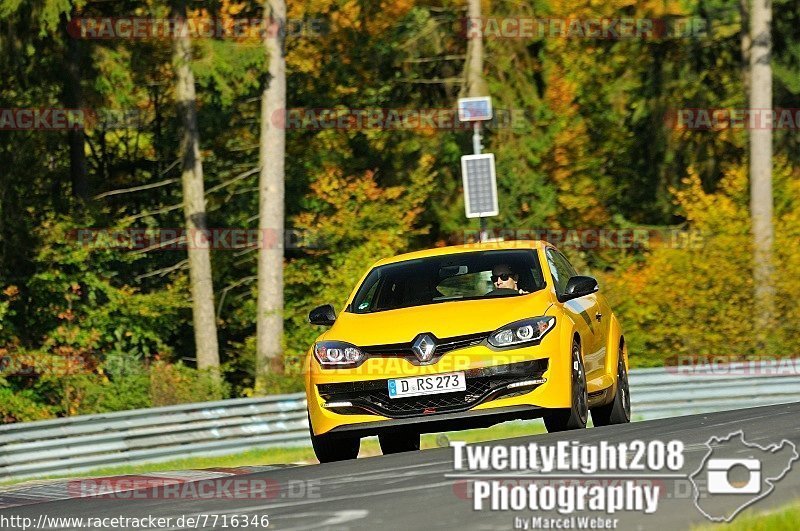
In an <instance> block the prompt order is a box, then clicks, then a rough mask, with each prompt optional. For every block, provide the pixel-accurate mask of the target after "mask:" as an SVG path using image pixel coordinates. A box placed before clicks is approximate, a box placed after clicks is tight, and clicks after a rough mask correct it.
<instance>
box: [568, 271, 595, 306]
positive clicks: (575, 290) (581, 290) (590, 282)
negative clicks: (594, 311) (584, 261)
mask: <svg viewBox="0 0 800 531" xmlns="http://www.w3.org/2000/svg"><path fill="white" fill-rule="evenodd" d="M599 289H600V286H599V285H598V284H597V280H595V279H594V278H593V277H584V276H581V275H578V276H574V277H572V278H570V279H569V280H568V281H567V288H566V289H565V290H564V295H562V296H561V297H560V299H561V302H566V301H569V300H572V299H577V298H578V297H583V296H584V295H591V294H592V293H596V292H597V291H598V290H599Z"/></svg>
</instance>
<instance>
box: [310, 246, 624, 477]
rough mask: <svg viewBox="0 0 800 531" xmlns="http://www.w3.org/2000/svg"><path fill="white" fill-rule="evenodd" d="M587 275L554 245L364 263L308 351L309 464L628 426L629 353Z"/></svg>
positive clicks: (328, 310)
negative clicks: (533, 432)
mask: <svg viewBox="0 0 800 531" xmlns="http://www.w3.org/2000/svg"><path fill="white" fill-rule="evenodd" d="M598 290H599V287H598V284H597V281H596V280H595V279H594V278H591V277H587V276H580V275H578V274H577V273H576V271H575V269H574V268H573V267H572V265H570V263H569V261H567V259H566V258H565V257H564V255H563V254H561V253H560V252H559V251H558V250H557V249H556V248H555V247H553V246H552V245H550V244H548V243H546V242H540V241H526V242H520V241H514V242H505V243H490V244H486V243H484V244H480V245H467V246H456V247H442V248H437V249H432V250H427V251H419V252H414V253H408V254H403V255H400V256H396V257H394V258H388V259H385V260H381V261H379V262H377V263H376V264H375V265H373V266H372V268H370V269H369V271H367V273H366V274H365V275H364V276H363V278H362V279H361V281H360V282H359V284H358V286H357V287H356V288H355V289H354V290H353V292H352V294H351V295H350V298H349V299H348V300H347V304H346V306H345V307H344V311H343V312H341V313H340V314H339V315H338V316H337V315H336V314H335V313H334V308H333V306H331V305H329V304H326V305H323V306H320V307H318V308H315V309H314V310H312V311H311V313H310V314H309V321H310V322H311V323H312V324H316V325H325V326H330V329H329V330H327V331H326V332H325V333H323V334H322V335H320V336H319V337H318V338H317V341H316V342H315V343H314V344H313V345H312V346H311V349H310V350H309V353H308V360H307V367H308V370H307V371H306V395H307V398H308V414H309V423H310V430H311V440H312V443H313V446H314V451H315V453H316V455H317V458H318V459H319V460H320V462H329V461H338V460H343V459H353V458H355V457H356V456H357V455H358V450H359V446H360V439H361V437H364V436H369V435H377V436H378V440H379V442H380V446H381V449H382V451H383V453H384V454H388V453H395V452H403V451H410V450H414V449H418V448H419V441H420V434H421V433H429V432H438V431H449V430H456V429H467V428H477V427H487V426H491V425H493V424H496V423H498V422H503V421H507V420H512V419H529V418H537V417H543V418H544V422H545V425H546V426H547V429H548V431H561V430H569V429H580V428H584V427H586V422H587V419H588V415H589V411H591V413H592V420H593V422H594V424H595V426H601V425H608V424H619V423H624V422H629V421H630V397H629V392H628V377H627V367H628V357H627V351H626V348H625V340H624V337H623V335H622V331H621V329H620V326H619V323H618V322H617V318H616V317H615V316H614V313H613V312H612V311H611V308H609V306H608V303H607V302H606V299H605V297H604V296H603V295H602V293H600V292H599V291H598Z"/></svg>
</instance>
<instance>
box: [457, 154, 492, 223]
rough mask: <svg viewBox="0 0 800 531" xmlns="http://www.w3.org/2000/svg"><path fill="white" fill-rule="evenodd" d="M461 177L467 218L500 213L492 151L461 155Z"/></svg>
mask: <svg viewBox="0 0 800 531" xmlns="http://www.w3.org/2000/svg"><path fill="white" fill-rule="evenodd" d="M461 179H462V180H463V182H464V208H465V210H466V212H467V217H468V218H485V217H489V216H496V215H497V214H499V213H500V209H499V207H498V205H497V178H496V176H495V171H494V154H493V153H484V154H482V155H464V156H463V157H461Z"/></svg>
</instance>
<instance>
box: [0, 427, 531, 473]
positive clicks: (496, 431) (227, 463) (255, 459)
mask: <svg viewBox="0 0 800 531" xmlns="http://www.w3.org/2000/svg"><path fill="white" fill-rule="evenodd" d="M544 431H545V430H544V425H543V424H542V421H541V420H535V421H525V422H523V421H515V422H505V423H503V424H498V425H496V426H493V427H491V428H483V429H477V430H465V431H453V432H446V433H444V434H436V433H431V434H426V435H423V436H422V440H421V441H420V446H421V448H422V449H423V450H424V449H429V448H437V447H439V446H447V445H448V443H447V441H448V440H459V441H467V442H481V441H490V440H495V439H507V438H509V437H520V436H523V435H533V434H536V433H544ZM442 435H444V436H445V437H446V438H445V437H443V436H442ZM380 453H381V450H380V447H379V446H378V440H377V438H376V437H368V438H366V439H363V440H362V441H361V452H360V453H359V457H368V456H373V455H380ZM316 462H317V460H316V458H315V457H314V451H313V450H312V449H311V447H284V448H280V447H279V448H264V449H258V448H256V449H253V450H247V451H244V452H239V453H235V454H230V455H221V456H214V457H188V458H185V459H175V460H172V461H164V462H161V463H149V464H143V465H119V466H110V467H103V468H97V469H94V470H89V471H86V472H76V473H72V474H65V475H49V476H43V477H40V478H29V479H18V480H10V481H4V482H0V486H8V485H13V484H18V483H23V482H30V481H39V480H46V479H57V478H64V477H92V476H116V475H123V474H142V473H145V472H161V471H170V470H197V469H203V468H226V467H241V466H263V465H275V464H286V463H316Z"/></svg>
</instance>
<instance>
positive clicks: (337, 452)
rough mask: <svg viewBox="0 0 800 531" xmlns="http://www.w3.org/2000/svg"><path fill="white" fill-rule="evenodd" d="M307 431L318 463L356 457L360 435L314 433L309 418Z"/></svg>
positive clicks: (359, 446) (359, 445) (359, 444)
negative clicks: (334, 435)
mask: <svg viewBox="0 0 800 531" xmlns="http://www.w3.org/2000/svg"><path fill="white" fill-rule="evenodd" d="M308 431H309V432H310V434H311V446H313V447H314V455H316V456H317V460H318V461H319V462H320V463H333V462H334V461H347V460H348V459H355V458H356V457H358V451H359V449H360V448H361V438H360V437H352V436H350V437H347V436H336V437H333V436H331V435H327V434H324V435H314V429H313V428H312V427H311V420H310V419H309V421H308Z"/></svg>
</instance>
